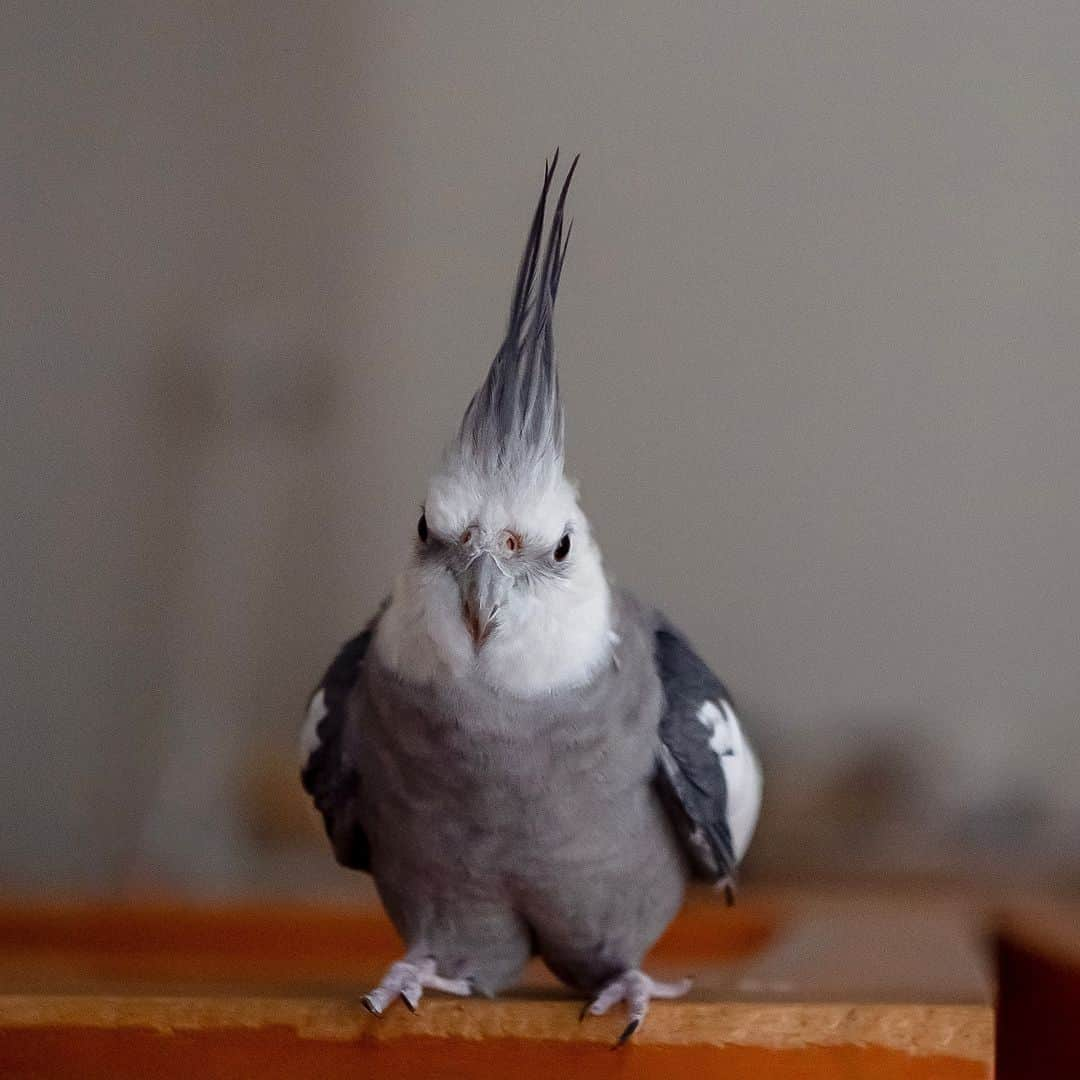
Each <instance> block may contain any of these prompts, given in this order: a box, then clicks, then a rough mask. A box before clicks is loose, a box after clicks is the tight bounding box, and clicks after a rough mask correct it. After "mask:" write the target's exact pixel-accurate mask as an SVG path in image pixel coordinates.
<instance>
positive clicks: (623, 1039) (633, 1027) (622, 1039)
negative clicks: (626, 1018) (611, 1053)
mask: <svg viewBox="0 0 1080 1080" xmlns="http://www.w3.org/2000/svg"><path fill="white" fill-rule="evenodd" d="M640 1024H641V1021H640V1020H631V1021H630V1023H629V1024H627V1025H626V1027H624V1028H623V1033H622V1034H621V1035H620V1036H619V1037H618V1039H616V1040H615V1045H614V1046H613V1047H612V1048H611V1049H612V1050H618V1049H619V1047H620V1046H625V1045H626V1044H627V1043H628V1042H629V1041H630V1036H631V1035H633V1034H634V1032H635V1031H637V1029H638V1027H639V1026H640Z"/></svg>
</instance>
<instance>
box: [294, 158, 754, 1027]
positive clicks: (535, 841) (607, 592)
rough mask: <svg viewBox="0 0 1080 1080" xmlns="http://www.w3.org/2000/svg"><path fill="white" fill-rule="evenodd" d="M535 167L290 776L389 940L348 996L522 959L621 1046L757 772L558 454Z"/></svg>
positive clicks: (554, 237)
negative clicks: (648, 963) (659, 952)
mask: <svg viewBox="0 0 1080 1080" xmlns="http://www.w3.org/2000/svg"><path fill="white" fill-rule="evenodd" d="M557 162H558V154H556V155H555V157H554V159H553V161H552V163H551V165H550V167H545V170H544V181H543V188H542V190H541V193H540V200H539V203H538V205H537V207H536V211H535V213H534V215H533V219H532V226H531V228H530V230H529V235H528V242H527V244H526V246H525V254H524V256H523V258H522V261H521V266H520V269H519V271H518V275H517V282H516V284H515V287H514V293H513V300H512V303H511V307H510V322H509V326H508V328H507V332H506V338H505V340H504V341H503V343H502V346H501V347H500V349H499V351H498V354H497V355H496V357H495V359H494V361H493V363H492V364H491V368H490V370H489V371H488V374H487V378H486V379H485V381H484V383H483V385H482V386H481V388H480V389H479V391H478V392H477V393H476V395H475V396H474V397H473V399H472V401H471V402H470V403H469V407H468V409H467V410H466V412H465V417H464V419H463V420H462V423H461V428H460V431H459V433H458V436H457V438H456V439H455V440H454V441H453V443H452V445H451V446H450V448H449V449H448V451H447V453H446V456H445V459H444V461H443V464H442V467H441V468H440V470H439V471H438V472H437V473H436V475H435V476H434V477H433V478H432V480H431V481H430V485H429V487H428V491H427V497H426V499H425V500H424V503H423V510H422V513H421V516H420V520H419V523H418V525H417V530H416V536H415V538H414V540H413V544H412V552H411V558H410V559H409V562H408V565H407V568H406V569H405V571H404V573H402V574H401V576H400V577H399V578H398V579H397V582H396V583H395V585H394V588H393V591H392V593H391V595H390V597H389V599H388V600H387V601H386V602H385V603H384V604H383V606H382V608H381V609H380V611H379V613H378V614H377V615H376V616H375V618H374V619H372V621H371V622H370V623H369V624H368V626H367V627H366V629H364V631H363V632H362V633H361V634H360V635H359V636H358V637H356V638H354V639H353V640H352V641H350V642H348V643H347V644H346V645H345V646H344V647H343V648H342V650H341V652H340V653H339V655H338V656H337V659H335V660H334V662H333V663H332V664H331V665H330V668H329V670H328V671H327V672H326V675H325V676H324V677H323V680H322V682H321V683H320V684H319V686H318V688H317V689H316V691H315V693H314V695H313V697H312V698H311V701H310V706H309V710H308V716H307V721H306V724H305V726H304V730H303V733H302V738H301V743H302V758H303V766H302V776H303V784H304V787H305V788H306V789H307V791H308V792H309V793H310V794H311V795H312V797H313V798H314V801H315V805H316V806H317V807H318V809H319V810H320V811H321V813H322V815H323V818H324V819H325V823H326V830H327V833H328V835H329V837H330V840H331V843H332V845H333V849H334V853H335V855H336V857H337V859H338V861H339V862H341V863H342V864H343V865H345V866H348V867H353V868H355V869H358V870H367V871H369V872H370V873H371V874H372V875H374V879H375V884H376V886H377V888H378V891H379V895H380V897H381V898H382V901H383V903H384V905H385V907H386V910H387V912H388V914H389V916H390V918H391V919H392V920H393V923H394V925H395V926H396V927H397V929H398V931H399V932H400V934H401V936H402V938H403V939H404V941H405V944H406V952H405V955H404V957H403V959H402V960H400V961H399V962H397V963H395V964H394V965H393V966H392V967H391V968H390V970H389V971H388V972H387V973H386V976H385V978H384V979H383V981H382V982H381V983H380V985H379V986H378V987H376V988H375V989H373V990H371V991H370V993H368V994H367V995H366V997H365V998H364V1004H365V1005H366V1007H367V1008H368V1009H369V1010H370V1011H371V1012H373V1013H376V1014H381V1013H382V1012H383V1010H384V1009H385V1008H386V1007H387V1006H388V1005H389V1004H390V1003H391V1002H393V1001H394V999H396V998H398V997H400V998H401V999H402V1000H403V1001H404V1003H405V1004H406V1005H407V1006H408V1007H409V1008H410V1009H414V1010H415V1008H416V1006H417V1003H418V1002H419V1000H420V997H421V994H422V992H423V990H424V989H425V988H435V989H438V990H443V991H447V992H449V993H452V994H462V995H465V994H472V993H481V994H487V995H490V994H494V993H496V992H497V991H499V990H500V989H503V988H504V987H507V986H509V985H511V984H512V983H514V982H515V981H516V980H517V979H518V977H519V975H520V973H521V971H522V968H523V967H524V966H525V964H526V962H527V961H528V960H529V958H530V957H531V956H533V955H534V954H537V953H538V954H539V955H540V956H541V957H542V958H543V960H544V961H545V962H546V964H547V965H548V967H549V968H550V969H551V970H552V971H553V972H554V973H555V974H556V975H557V976H558V977H559V978H560V979H562V980H563V981H565V982H566V983H568V984H569V985H570V986H572V987H574V988H575V989H577V990H579V991H581V992H582V993H583V994H585V995H588V997H589V999H590V1000H591V1004H589V1005H587V1007H586V1013H592V1014H596V1015H599V1014H602V1013H605V1012H606V1011H607V1010H608V1009H610V1008H611V1007H612V1006H613V1005H614V1004H616V1003H618V1002H624V1003H625V1005H626V1009H627V1013H628V1017H627V1024H626V1026H625V1029H624V1030H623V1033H622V1035H621V1037H620V1039H619V1041H620V1042H623V1041H625V1040H626V1039H627V1038H628V1037H629V1036H630V1035H631V1034H633V1032H634V1031H635V1030H636V1029H637V1028H638V1027H639V1025H640V1024H641V1022H642V1020H643V1019H644V1017H645V1013H646V1010H647V1009H648V1005H649V1001H650V999H651V998H666V997H676V996H679V995H680V994H682V993H684V992H685V991H686V990H687V989H688V988H689V981H688V980H686V981H683V982H679V983H661V982H658V981H655V980H653V979H651V978H649V976H648V975H646V974H645V973H644V972H643V971H642V970H641V969H640V965H641V962H642V958H643V956H644V954H645V953H646V951H647V950H648V949H649V948H650V946H651V945H652V944H653V943H654V942H655V941H656V939H657V938H658V937H659V936H660V934H661V933H662V932H663V930H664V929H665V927H666V926H667V925H668V923H669V922H670V921H671V919H672V918H673V917H674V916H675V914H676V912H677V911H678V909H679V907H680V905H681V903H682V899H683V892H684V889H685V886H686V884H687V882H688V880H689V879H691V878H701V879H705V880H707V881H711V882H716V883H720V884H723V885H724V886H725V887H726V888H728V889H729V890H730V885H731V882H732V880H733V876H734V873H735V869H736V866H737V865H738V863H739V860H740V859H741V858H742V856H743V854H744V852H745V851H746V848H747V845H748V844H749V842H750V838H751V835H752V833H753V831H754V826H755V824H756V821H757V815H758V808H759V805H760V801H761V790H762V778H761V771H760V768H759V766H758V762H757V759H756V758H755V756H754V753H753V750H752V749H751V747H750V744H749V743H748V742H747V740H746V738H745V736H744V734H743V731H742V728H741V726H740V723H739V720H738V718H737V717H736V714H735V710H734V708H733V706H732V703H731V699H730V697H729V695H728V693H727V691H726V690H725V689H724V686H723V684H722V683H721V682H720V680H719V679H718V678H717V677H716V676H715V675H714V674H713V673H712V672H711V671H710V670H709V668H708V667H707V666H706V664H705V663H704V662H703V661H702V660H701V659H700V658H699V657H698V656H697V654H696V653H695V652H694V650H693V649H692V648H691V647H690V645H689V644H688V643H687V641H686V639H685V638H684V637H683V636H682V635H681V634H680V633H679V631H678V630H676V629H675V628H674V627H673V626H672V625H671V624H670V623H669V622H668V621H667V620H666V619H665V618H664V617H663V616H662V615H660V614H658V613H657V612H656V611H653V610H651V609H650V608H648V607H646V606H644V605H643V604H641V603H640V602H639V601H638V600H636V599H635V598H634V597H633V596H632V595H631V594H630V593H629V592H625V591H623V590H619V589H615V588H613V587H612V585H611V584H610V583H609V581H608V579H607V577H606V576H605V573H604V569H603V565H602V562H601V556H600V549H599V548H598V547H597V544H596V541H595V540H594V538H593V536H592V532H591V530H590V528H589V523H588V521H587V520H586V518H585V515H584V514H583V513H582V510H581V508H580V506H579V505H578V499H577V493H576V490H575V488H574V486H573V485H572V484H571V483H570V482H569V481H568V480H567V479H566V477H565V474H564V471H563V463H564V456H563V411H562V406H561V402H560V397H559V384H558V376H557V372H556V366H555V348H554V342H553V337H552V310H553V307H554V304H555V296H556V293H557V292H558V288H559V281H560V278H561V276H562V269H563V260H564V258H565V256H566V247H567V242H568V240H569V234H570V226H569V225H567V227H566V230H565V231H566V237H565V239H564V235H563V233H564V217H563V215H564V206H565V203H566V194H567V191H568V189H569V186H570V180H571V178H572V176H573V173H574V168H575V167H576V165H577V160H576V159H575V161H574V164H573V165H572V166H571V168H570V170H569V172H568V174H567V176H566V179H565V182H564V183H563V185H562V190H561V194H560V195H559V198H558V201H557V204H556V207H555V212H554V215H553V218H552V222H551V226H550V229H549V232H548V238H547V242H546V244H544V242H543V235H544V229H545V217H546V213H545V208H546V204H547V200H548V194H549V190H550V188H551V185H552V180H553V177H554V174H555V168H556V164H557ZM582 1015H583V1016H584V1015H585V1013H583V1014H582Z"/></svg>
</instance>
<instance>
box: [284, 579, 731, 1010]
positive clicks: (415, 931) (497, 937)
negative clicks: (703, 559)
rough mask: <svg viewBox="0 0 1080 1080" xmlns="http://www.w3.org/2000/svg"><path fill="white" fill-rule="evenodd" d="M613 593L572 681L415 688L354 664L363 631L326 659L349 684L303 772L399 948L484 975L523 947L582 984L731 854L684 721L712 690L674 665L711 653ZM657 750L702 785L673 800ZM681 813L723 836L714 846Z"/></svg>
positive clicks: (636, 949)
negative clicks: (598, 647)
mask: <svg viewBox="0 0 1080 1080" xmlns="http://www.w3.org/2000/svg"><path fill="white" fill-rule="evenodd" d="M615 606H616V616H617V619H616V629H617V632H618V634H619V638H620V643H619V647H618V663H611V664H608V665H606V666H605V668H604V670H602V671H600V672H598V673H597V675H596V676H595V678H594V679H593V680H592V681H591V683H590V684H589V685H588V686H586V687H584V688H581V689H579V690H575V691H568V692H565V693H559V694H554V695H550V696H545V697H542V698H539V699H535V700H528V701H521V700H514V699H507V698H506V697H501V696H499V695H497V694H496V693H494V692H493V691H490V690H487V689H485V688H484V687H483V686H482V685H480V684H478V683H472V682H469V683H462V682H453V683H450V682H448V683H446V684H445V685H439V684H434V685H432V684H427V685H411V684H409V683H407V682H405V681H403V680H401V679H399V678H397V677H396V676H394V675H393V674H392V673H390V672H388V671H387V670H386V669H384V668H383V667H382V666H381V665H380V664H379V663H378V661H377V660H376V659H375V657H374V655H373V653H370V652H369V653H367V655H366V657H363V656H362V657H361V658H360V659H359V661H358V662H357V661H356V656H357V653H358V652H359V648H358V646H357V642H358V641H360V640H361V639H355V640H354V642H352V643H350V645H349V646H347V647H346V650H345V651H344V653H345V659H344V660H343V659H342V658H341V657H339V659H338V661H336V662H335V665H334V666H332V667H331V669H330V671H329V672H328V676H329V677H331V681H332V682H333V680H334V679H335V678H340V676H341V674H342V672H344V671H349V670H351V671H352V672H353V676H354V681H353V684H352V687H351V689H350V691H349V692H348V694H347V697H346V698H345V699H342V698H341V697H340V696H339V695H336V694H335V696H334V700H335V702H337V703H339V704H340V703H341V702H342V701H344V708H343V709H342V708H340V707H339V709H338V711H337V713H336V718H335V714H334V713H332V712H328V714H327V717H326V718H325V719H324V720H323V722H322V724H321V725H320V728H319V735H320V739H321V740H322V739H323V737H324V735H325V741H323V742H321V745H320V747H319V749H318V750H316V751H315V753H314V754H313V755H312V758H311V762H310V763H309V766H308V767H307V769H305V774H304V780H305V785H306V786H307V787H308V789H309V790H310V791H312V792H313V793H314V794H315V795H316V801H317V802H318V803H319V806H320V809H321V810H322V811H323V813H324V817H326V821H327V831H328V833H329V834H330V836H331V838H332V839H333V842H334V848H335V852H336V853H337V854H338V857H339V859H341V860H342V861H344V862H346V863H347V864H349V856H351V855H353V854H355V853H356V852H362V853H363V854H364V856H365V859H366V861H365V864H364V865H363V867H362V868H364V869H370V870H371V872H372V873H373V875H374V877H375V882H376V885H377V887H378V890H379V894H380V896H381V898H382V900H383V903H384V905H385V907H386V910H387V912H388V913H389V915H390V917H391V919H392V920H393V922H394V924H395V925H396V926H397V928H398V930H399V931H400V933H401V934H402V937H403V938H404V939H405V941H406V942H407V943H408V944H409V946H410V950H412V949H420V950H422V951H424V952H425V953H426V954H429V955H432V956H435V957H436V958H437V960H438V964H439V970H440V972H442V973H443V974H444V975H446V976H448V977H451V978H454V977H467V978H469V979H471V980H473V982H474V983H475V985H476V986H477V988H478V989H479V990H481V991H483V992H487V993H494V992H496V991H497V990H499V989H501V988H502V987H504V986H506V985H509V984H511V983H512V982H513V981H514V980H515V979H516V977H517V976H518V974H519V972H520V970H521V968H522V966H523V965H524V964H525V962H526V961H527V960H528V959H529V957H530V955H532V953H533V952H539V953H540V955H541V956H542V957H543V959H544V960H545V962H546V963H547V964H548V966H549V967H550V968H551V969H552V970H553V971H554V972H555V973H556V974H557V975H558V976H559V977H560V978H561V979H563V980H564V981H565V982H567V983H569V984H571V985H573V986H576V987H579V988H582V989H586V990H592V989H595V988H596V987H598V986H599V985H601V984H602V983H603V982H605V981H606V980H607V979H609V978H611V977H613V976H614V975H615V974H617V973H619V972H621V971H624V970H626V969H627V968H633V967H636V966H638V965H639V963H640V962H641V959H642V957H643V955H644V953H645V952H646V951H647V950H648V948H649V947H650V946H651V945H652V944H653V942H654V941H655V940H656V938H657V937H658V936H659V935H660V934H661V933H662V932H663V930H664V928H665V927H666V926H667V925H668V923H669V922H670V921H671V919H672V918H673V917H674V915H675V913H676V912H677V910H678V908H679V906H680V904H681V901H682V896H683V891H684V887H685V884H686V881H687V880H688V879H689V878H690V877H692V876H703V877H707V878H710V879H712V880H716V879H717V878H719V877H722V876H726V875H728V874H729V873H730V872H731V870H732V869H733V868H734V856H733V855H732V854H731V845H730V834H729V833H728V830H727V826H726V820H725V807H724V805H723V802H722V797H723V795H722V793H723V783H724V781H723V771H722V770H721V769H720V766H719V763H718V759H717V757H716V755H715V754H714V753H713V751H712V749H711V748H710V747H709V745H708V743H707V741H701V740H696V739H695V735H696V732H695V730H694V729H695V727H700V725H699V724H698V721H697V719H696V717H694V715H693V709H694V702H695V701H696V700H697V695H699V694H700V693H712V692H715V687H714V686H713V685H712V684H711V683H710V684H708V685H704V684H702V683H701V682H700V679H701V677H702V670H699V669H697V668H694V670H693V671H692V672H691V673H690V675H689V677H688V676H687V671H686V670H685V669H686V667H687V665H689V666H690V667H693V662H696V664H697V665H700V668H701V669H703V671H704V672H708V669H707V668H706V667H705V666H704V664H703V663H702V662H701V661H700V660H699V659H698V658H697V657H696V656H694V654H693V653H692V651H690V650H689V646H687V645H686V644H685V642H684V641H683V639H682V638H681V637H679V638H676V639H675V640H674V641H673V640H672V639H671V638H669V637H665V636H664V635H671V634H672V633H673V631H672V630H671V628H670V626H669V624H667V623H666V622H664V621H663V620H661V619H660V617H658V616H657V615H655V613H653V612H650V611H648V610H646V609H643V608H642V607H641V606H640V605H639V604H638V603H637V602H636V601H635V600H634V599H633V598H632V597H631V596H630V595H629V594H626V593H618V594H616V596H615ZM672 649H675V651H676V652H677V653H679V654H680V657H679V659H678V660H676V661H674V662H673V661H672V660H671V656H672V652H671V650H672ZM684 651H685V652H689V656H690V657H692V658H693V662H691V661H690V660H688V658H687V657H686V656H685V655H682V654H683V653H684ZM665 657H666V659H665ZM665 678H666V679H667V685H665ZM711 678H712V679H715V676H711ZM673 679H674V680H675V681H674V682H673V681H672V680H673ZM717 685H719V684H718V683H717ZM327 704H328V707H329V704H330V698H329V696H328V697H327ZM665 730H666V732H667V734H666V736H665V735H664V732H665ZM665 739H666V741H665ZM669 744H671V745H673V746H674V747H675V750H674V755H673V752H672V751H671V750H670V749H669ZM670 756H675V757H676V760H678V761H681V763H682V766H681V767H682V768H683V769H685V770H686V774H687V775H688V777H689V782H690V783H691V784H693V785H697V787H696V788H695V790H700V789H702V788H704V790H705V791H706V792H708V791H710V790H711V796H709V797H707V798H706V799H705V801H701V800H699V801H697V802H694V801H693V800H689V801H688V802H687V803H686V804H685V805H684V804H683V803H682V802H681V801H680V794H679V792H678V791H677V790H673V784H672V781H671V778H670V776H669V775H668V773H667V772H666V770H665V768H664V766H663V760H664V758H665V757H670ZM710 785H711V788H710ZM327 793H331V794H329V795H328V794H327ZM342 795H343V796H344V797H342ZM320 798H321V801H320ZM695 814H697V815H699V816H698V817H697V818H695V817H694V815H695ZM702 815H704V816H702ZM693 829H699V830H703V831H704V832H705V833H706V834H707V835H717V836H719V837H721V838H724V837H727V840H726V842H725V841H724V840H723V839H721V841H720V843H719V849H718V850H717V851H716V853H715V860H714V862H712V863H710V862H709V861H708V859H707V858H704V857H703V855H702V852H701V851H700V850H698V848H697V847H696V846H695V843H694V841H693V840H692V838H691V835H690V832H691V831H692V830H693ZM343 855H345V856H346V857H345V858H342V856H343ZM351 865H356V862H355V861H353V862H352V863H351Z"/></svg>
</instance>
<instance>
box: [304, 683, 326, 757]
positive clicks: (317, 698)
mask: <svg viewBox="0 0 1080 1080" xmlns="http://www.w3.org/2000/svg"><path fill="white" fill-rule="evenodd" d="M326 713H327V708H326V692H325V691H324V690H323V688H322V687H321V686H320V687H319V689H318V690H317V691H316V692H315V695H314V696H313V697H312V699H311V704H310V705H309V706H308V711H307V716H306V718H305V719H304V726H303V727H302V728H301V729H300V767H301V768H303V767H304V766H305V765H307V763H308V759H309V758H310V757H311V755H312V754H314V753H315V751H316V750H318V748H319V724H321V723H322V721H323V719H324V717H325V716H326Z"/></svg>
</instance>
